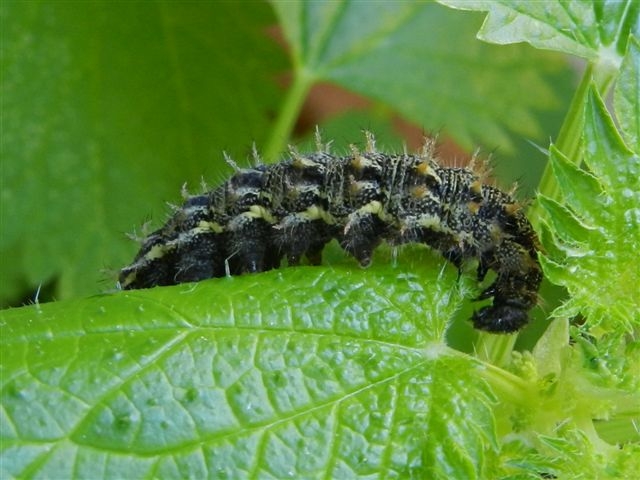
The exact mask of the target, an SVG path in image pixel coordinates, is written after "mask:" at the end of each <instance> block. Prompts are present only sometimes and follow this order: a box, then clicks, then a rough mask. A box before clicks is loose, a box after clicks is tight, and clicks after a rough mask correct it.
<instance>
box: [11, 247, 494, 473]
mask: <svg viewBox="0 0 640 480" xmlns="http://www.w3.org/2000/svg"><path fill="white" fill-rule="evenodd" d="M412 257H413V258H414V260H413V261H412V262H410V264H407V263H406V262H404V261H402V262H401V263H399V264H398V265H397V266H395V267H393V266H391V265H390V264H389V263H388V262H387V263H386V264H385V263H384V262H377V263H376V264H375V265H374V266H372V267H371V268H370V269H368V270H366V271H365V270H362V269H357V268H355V269H354V268H352V267H351V266H350V265H334V267H332V269H331V270H327V269H321V268H313V267H300V268H294V269H285V270H281V271H272V272H267V273H264V274H261V275H259V276H258V275H246V276H240V277H233V278H223V279H213V280H209V281H204V282H200V283H198V284H183V285H178V286H174V287H167V288H155V289H152V290H145V291H130V292H118V293H115V294H112V295H103V296H99V297H93V298H88V299H84V300H77V301H66V302H59V303H55V304H44V305H34V306H30V307H23V308H19V309H14V310H5V311H3V312H0V318H1V322H2V323H1V325H2V337H1V340H0V347H1V348H2V352H3V355H2V380H1V381H2V389H1V392H2V393H1V395H2V406H3V408H2V415H1V416H0V422H1V423H0V426H1V434H2V437H1V438H2V457H0V465H1V468H2V476H3V477H5V476H6V477H20V478H30V477H38V476H42V475H45V476H47V477H51V478H71V477H76V478H115V477H127V478H146V477H149V478H150V477H154V478H156V477H158V478H187V477H189V478H205V477H223V476H224V477H229V478H236V477H251V478H258V477H259V478H267V477H268V478H285V477H293V478H302V477H305V478H308V477H314V478H317V477H323V478H351V477H354V476H374V477H389V476H392V477H396V476H397V477H405V478H407V477H428V478H450V477H453V478H484V476H483V473H482V472H483V471H485V469H486V468H487V465H489V464H490V462H492V461H495V454H496V451H497V449H498V447H497V441H496V438H495V428H494V425H493V414H492V412H491V408H490V406H491V403H492V402H493V401H494V400H493V397H492V396H491V395H490V393H489V392H488V389H487V388H488V387H487V386H486V385H485V383H484V382H483V381H482V380H481V379H480V377H479V375H478V371H477V367H478V365H477V364H476V362H474V361H473V360H472V359H471V358H470V357H466V356H464V355H460V354H455V355H454V354H453V351H452V350H450V349H448V347H446V346H445V344H444V334H445V327H446V324H447V322H448V320H449V319H450V318H451V316H452V315H453V313H454V312H455V310H456V308H457V306H458V305H459V303H460V301H461V300H462V298H463V297H465V296H468V295H469V294H470V293H471V292H469V290H468V289H467V287H466V281H463V282H462V283H457V280H456V272H455V269H445V270H441V269H440V268H438V267H437V265H438V264H440V265H441V261H440V260H438V261H435V260H434V259H433V257H432V256H431V255H430V254H428V253H425V251H424V249H423V250H422V251H421V252H420V251H418V252H416V253H415V255H412ZM403 258H406V257H405V256H403ZM434 264H435V265H436V268H434ZM345 278H348V279H349V281H348V282H345V281H344V279H345ZM283 312H286V314H283Z"/></svg>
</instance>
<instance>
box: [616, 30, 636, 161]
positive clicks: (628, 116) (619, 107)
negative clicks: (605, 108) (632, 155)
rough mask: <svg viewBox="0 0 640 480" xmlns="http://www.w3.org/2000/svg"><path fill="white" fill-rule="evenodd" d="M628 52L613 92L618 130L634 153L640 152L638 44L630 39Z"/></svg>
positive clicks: (633, 39)
mask: <svg viewBox="0 0 640 480" xmlns="http://www.w3.org/2000/svg"><path fill="white" fill-rule="evenodd" d="M627 48H628V51H627V54H626V55H625V57H624V59H623V61H622V67H621V68H620V77H619V78H618V82H617V83H616V88H615V91H614V102H615V109H616V112H618V114H619V120H620V130H621V132H622V134H623V136H624V138H625V140H626V142H627V144H629V145H630V146H631V147H632V148H633V149H634V150H635V151H636V152H637V151H640V85H638V83H640V43H638V39H637V38H631V40H630V41H629V45H628V46H627Z"/></svg>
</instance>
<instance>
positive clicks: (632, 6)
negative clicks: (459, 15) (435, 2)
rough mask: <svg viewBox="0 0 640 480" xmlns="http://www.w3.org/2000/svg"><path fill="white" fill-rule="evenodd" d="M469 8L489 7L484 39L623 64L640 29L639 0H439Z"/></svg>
mask: <svg viewBox="0 0 640 480" xmlns="http://www.w3.org/2000/svg"><path fill="white" fill-rule="evenodd" d="M439 1H440V3H442V4H444V5H448V6H451V7H454V8H459V9H463V10H477V11H486V12H487V17H486V19H485V21H484V24H483V25H482V28H481V29H480V32H479V33H478V37H479V38H481V39H483V40H486V41H487V42H492V43H498V44H509V43H518V42H528V43H530V44H531V45H533V46H534V47H537V48H543V49H550V50H558V51H561V52H566V53H569V54H571V55H576V56H578V57H583V58H586V59H588V60H591V61H594V62H600V63H603V64H608V63H610V64H612V65H613V67H614V68H616V69H617V68H618V67H619V65H620V62H621V60H622V56H623V55H624V52H625V50H626V45H627V39H628V37H629V35H638V34H639V33H640V3H638V2H637V1H636V0H623V1H619V2H602V1H599V0H588V1H582V0H570V1H563V0H544V1H540V2H531V1H527V0H516V1H514V0H439Z"/></svg>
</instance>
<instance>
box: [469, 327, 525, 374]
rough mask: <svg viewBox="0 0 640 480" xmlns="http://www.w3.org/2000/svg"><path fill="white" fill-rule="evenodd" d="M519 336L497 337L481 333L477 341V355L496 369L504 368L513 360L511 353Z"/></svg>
mask: <svg viewBox="0 0 640 480" xmlns="http://www.w3.org/2000/svg"><path fill="white" fill-rule="evenodd" d="M517 338H518V335H495V334H491V333H485V332H480V334H479V335H478V340H477V341H476V344H475V347H476V355H477V357H478V358H479V359H480V360H483V361H485V362H488V363H491V364H492V365H495V366H496V367H504V366H506V365H507V364H508V363H509V360H510V359H511V352H512V351H513V346H514V345H515V343H516V340H517Z"/></svg>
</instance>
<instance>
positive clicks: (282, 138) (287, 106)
mask: <svg viewBox="0 0 640 480" xmlns="http://www.w3.org/2000/svg"><path fill="white" fill-rule="evenodd" d="M314 81H315V77H314V76H313V75H311V74H310V73H309V72H308V71H307V70H306V69H304V68H303V67H300V68H294V79H293V85H291V88H289V91H288V93H287V97H286V99H285V101H284V103H283V104H282V108H281V109H280V113H279V114H278V118H277V119H276V123H275V125H274V127H273V129H272V130H271V136H270V138H269V140H268V141H267V145H266V147H265V149H264V153H263V156H264V158H265V161H266V162H268V163H270V162H274V161H276V160H277V158H278V156H279V155H280V154H281V153H282V152H283V150H284V149H285V146H286V145H287V142H288V141H289V138H290V137H291V132H292V131H293V127H294V126H295V123H296V120H297V119H298V115H299V114H300V110H301V109H302V106H303V105H304V101H305V100H306V98H307V94H308V93H309V90H310V89H311V86H312V85H313V83H314Z"/></svg>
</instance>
